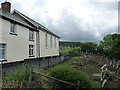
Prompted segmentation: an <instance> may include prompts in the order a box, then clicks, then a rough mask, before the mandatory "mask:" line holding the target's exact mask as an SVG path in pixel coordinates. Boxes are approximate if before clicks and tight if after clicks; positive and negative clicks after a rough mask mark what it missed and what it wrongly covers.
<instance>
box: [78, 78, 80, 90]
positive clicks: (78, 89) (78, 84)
mask: <svg viewBox="0 0 120 90" xmlns="http://www.w3.org/2000/svg"><path fill="white" fill-rule="evenodd" d="M79 84H80V81H79V80H78V81H77V90H79Z"/></svg>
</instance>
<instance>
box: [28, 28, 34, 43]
mask: <svg viewBox="0 0 120 90" xmlns="http://www.w3.org/2000/svg"><path fill="white" fill-rule="evenodd" d="M29 41H34V31H33V30H30V29H29Z"/></svg>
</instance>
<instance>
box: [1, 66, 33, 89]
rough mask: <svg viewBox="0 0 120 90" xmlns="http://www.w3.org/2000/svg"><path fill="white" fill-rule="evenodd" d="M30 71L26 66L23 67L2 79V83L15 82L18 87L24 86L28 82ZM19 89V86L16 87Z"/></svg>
mask: <svg viewBox="0 0 120 90" xmlns="http://www.w3.org/2000/svg"><path fill="white" fill-rule="evenodd" d="M31 71H32V69H31V68H30V67H29V66H28V65H23V66H21V67H19V69H17V71H15V72H13V73H11V74H9V75H7V76H5V77H3V82H8V83H9V82H13V81H17V82H18V83H19V84H20V85H22V86H25V85H26V84H27V83H28V80H29V74H30V72H31ZM18 87H20V86H18Z"/></svg>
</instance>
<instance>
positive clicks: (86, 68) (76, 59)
mask: <svg viewBox="0 0 120 90" xmlns="http://www.w3.org/2000/svg"><path fill="white" fill-rule="evenodd" d="M74 62H76V63H77V62H82V63H84V62H85V61H84V57H82V56H80V57H72V58H71V59H69V60H68V61H66V62H64V63H61V64H59V65H57V66H54V67H51V68H50V69H48V72H50V71H51V70H52V69H54V68H57V67H64V68H71V67H70V66H71V65H73V63H74ZM76 69H77V68H76ZM77 70H78V69H77ZM78 71H82V72H84V73H86V74H87V75H88V76H89V78H90V77H91V78H93V73H99V72H100V69H99V68H98V67H97V66H96V65H92V64H86V65H84V66H83V70H78ZM97 78H98V77H97ZM94 79H95V77H94V78H93V80H94ZM93 80H92V81H91V82H92V88H100V87H101V85H100V84H99V83H96V82H95V81H93Z"/></svg>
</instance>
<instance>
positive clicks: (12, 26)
mask: <svg viewBox="0 0 120 90" xmlns="http://www.w3.org/2000/svg"><path fill="white" fill-rule="evenodd" d="M10 34H12V35H17V24H16V23H14V22H11V23H10Z"/></svg>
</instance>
